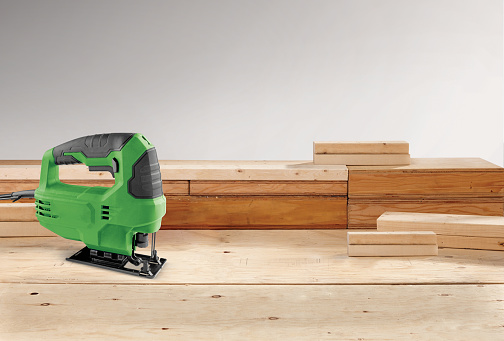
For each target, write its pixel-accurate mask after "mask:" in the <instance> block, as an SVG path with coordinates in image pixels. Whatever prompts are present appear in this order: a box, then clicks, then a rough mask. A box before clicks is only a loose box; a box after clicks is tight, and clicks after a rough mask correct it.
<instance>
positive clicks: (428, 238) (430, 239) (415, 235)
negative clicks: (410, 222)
mask: <svg viewBox="0 0 504 341" xmlns="http://www.w3.org/2000/svg"><path fill="white" fill-rule="evenodd" d="M347 242H348V244H349V245H353V244H356V245H404V244H406V245H435V244H437V239H436V234H435V233H434V232H430V231H410V232H348V233H347Z"/></svg>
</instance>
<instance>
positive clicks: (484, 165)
mask: <svg viewBox="0 0 504 341" xmlns="http://www.w3.org/2000/svg"><path fill="white" fill-rule="evenodd" d="M410 161H411V163H410V164H409V165H403V166H349V167H348V169H349V170H350V171H352V172H355V173H368V172H369V173H373V172H377V171H380V172H381V173H387V172H389V173H404V172H417V171H422V170H425V171H429V172H447V171H468V172H474V171H482V170H484V171H488V172H498V173H502V171H503V168H502V167H500V166H497V165H495V164H493V163H491V162H489V161H486V160H483V159H482V158H456V157H452V158H411V160H410Z"/></svg>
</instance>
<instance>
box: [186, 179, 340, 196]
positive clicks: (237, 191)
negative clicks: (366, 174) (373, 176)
mask: <svg viewBox="0 0 504 341" xmlns="http://www.w3.org/2000/svg"><path fill="white" fill-rule="evenodd" d="M190 193H191V195H346V194H347V182H346V181H196V180H195V181H191V182H190Z"/></svg>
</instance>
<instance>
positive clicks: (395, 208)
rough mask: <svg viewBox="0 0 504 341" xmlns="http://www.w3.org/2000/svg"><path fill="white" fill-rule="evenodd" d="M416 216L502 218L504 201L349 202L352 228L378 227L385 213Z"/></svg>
mask: <svg viewBox="0 0 504 341" xmlns="http://www.w3.org/2000/svg"><path fill="white" fill-rule="evenodd" d="M387 211H390V212H416V213H445V214H472V215H492V216H502V215H503V213H504V199H503V198H458V199H441V198H439V199H425V200H424V199H417V200H412V199H409V198H408V197H407V198H396V199H389V198H381V199H380V198H374V199H348V227H349V228H370V227H376V219H378V217H379V216H380V215H382V214H383V213H385V212H387Z"/></svg>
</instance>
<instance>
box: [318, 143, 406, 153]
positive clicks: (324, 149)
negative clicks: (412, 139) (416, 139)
mask: <svg viewBox="0 0 504 341" xmlns="http://www.w3.org/2000/svg"><path fill="white" fill-rule="evenodd" d="M313 154H409V143H408V142H405V141H355V142H350V141H347V142H313Z"/></svg>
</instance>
